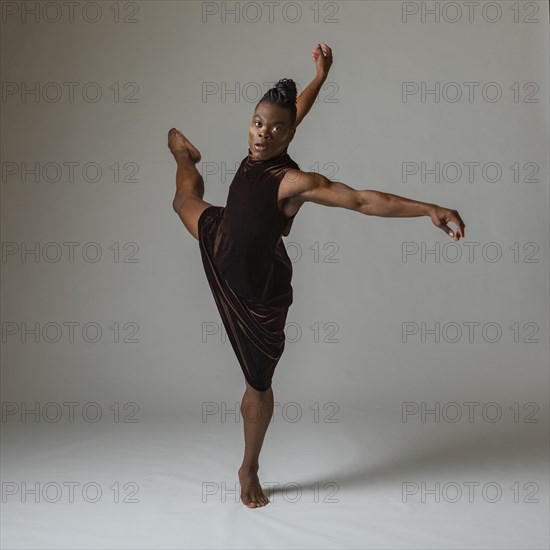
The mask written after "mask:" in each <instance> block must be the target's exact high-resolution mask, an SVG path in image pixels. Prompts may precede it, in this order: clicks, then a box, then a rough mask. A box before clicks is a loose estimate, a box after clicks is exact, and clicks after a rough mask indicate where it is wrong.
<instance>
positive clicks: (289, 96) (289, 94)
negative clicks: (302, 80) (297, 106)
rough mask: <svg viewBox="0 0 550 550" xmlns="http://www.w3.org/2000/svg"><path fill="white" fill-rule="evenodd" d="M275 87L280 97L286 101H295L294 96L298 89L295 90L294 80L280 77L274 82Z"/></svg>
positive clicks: (296, 94)
mask: <svg viewBox="0 0 550 550" xmlns="http://www.w3.org/2000/svg"><path fill="white" fill-rule="evenodd" d="M275 88H276V89H277V91H278V92H279V94H280V95H281V99H283V100H284V101H285V102H288V103H296V97H297V96H298V91H297V90H296V84H295V82H294V80H292V79H290V78H282V79H281V80H279V82H277V84H275Z"/></svg>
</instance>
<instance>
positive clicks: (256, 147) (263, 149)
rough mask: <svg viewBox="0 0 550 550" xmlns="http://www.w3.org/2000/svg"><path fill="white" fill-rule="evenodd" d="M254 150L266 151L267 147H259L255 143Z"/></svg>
mask: <svg viewBox="0 0 550 550" xmlns="http://www.w3.org/2000/svg"><path fill="white" fill-rule="evenodd" d="M254 149H256V151H265V150H266V149H267V145H261V144H260V143H255V144H254Z"/></svg>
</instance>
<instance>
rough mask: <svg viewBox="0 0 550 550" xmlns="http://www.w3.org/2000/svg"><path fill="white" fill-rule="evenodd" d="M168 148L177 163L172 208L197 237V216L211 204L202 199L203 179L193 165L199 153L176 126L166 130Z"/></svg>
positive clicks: (199, 157) (198, 159)
mask: <svg viewBox="0 0 550 550" xmlns="http://www.w3.org/2000/svg"><path fill="white" fill-rule="evenodd" d="M168 148H169V149H170V152H171V153H172V155H174V159H175V160H176V163H177V170H176V194H175V196H174V200H173V201H172V208H173V209H174V211H175V212H176V213H177V214H178V216H179V217H180V219H181V221H182V222H183V225H185V227H186V228H187V230H188V231H189V232H190V233H191V235H193V237H195V239H198V238H199V231H198V220H199V217H200V215H201V214H202V213H203V211H204V210H205V209H206V208H208V207H209V206H212V205H211V204H210V203H209V202H206V201H204V200H202V197H203V196H204V180H203V177H202V176H201V175H200V173H199V171H198V170H197V168H196V166H195V164H196V163H197V162H199V161H200V159H201V154H200V152H199V150H198V149H197V148H196V147H195V146H194V145H193V144H192V143H191V142H190V141H189V140H188V139H187V138H186V137H185V136H184V135H183V134H182V133H181V132H180V131H179V130H176V128H172V129H171V130H170V131H169V132H168Z"/></svg>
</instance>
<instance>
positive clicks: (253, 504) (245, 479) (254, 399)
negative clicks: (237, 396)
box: [238, 381, 273, 508]
mask: <svg viewBox="0 0 550 550" xmlns="http://www.w3.org/2000/svg"><path fill="white" fill-rule="evenodd" d="M245 382H246V381H245ZM241 414H242V416H243V422H244V444H245V449H244V458H243V463H242V465H241V467H240V468H239V472H238V474H239V484H240V486H241V501H242V502H243V504H245V505H246V506H248V507H249V508H259V507H261V506H265V505H266V504H267V503H268V502H269V499H268V498H267V497H266V496H265V495H264V492H263V491H262V487H261V485H260V480H259V479H258V468H259V458H260V451H261V449H262V444H263V441H264V436H265V433H266V431H267V428H268V426H269V422H270V421H271V417H272V416H273V389H272V388H269V389H268V390H266V391H264V392H260V391H257V390H255V389H254V388H253V387H252V386H250V384H248V382H246V391H245V392H244V395H243V398H242V401H241Z"/></svg>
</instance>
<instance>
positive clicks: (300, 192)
mask: <svg viewBox="0 0 550 550" xmlns="http://www.w3.org/2000/svg"><path fill="white" fill-rule="evenodd" d="M325 179H326V178H325V177H324V176H322V175H321V174H318V173H317V172H304V171H302V170H299V169H297V168H289V169H288V170H287V171H286V173H285V175H284V177H283V179H282V180H281V184H280V190H279V199H284V198H288V197H295V198H304V200H305V197H306V195H307V193H308V192H311V191H313V190H315V189H317V188H319V187H322V186H323V185H324V180H325Z"/></svg>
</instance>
